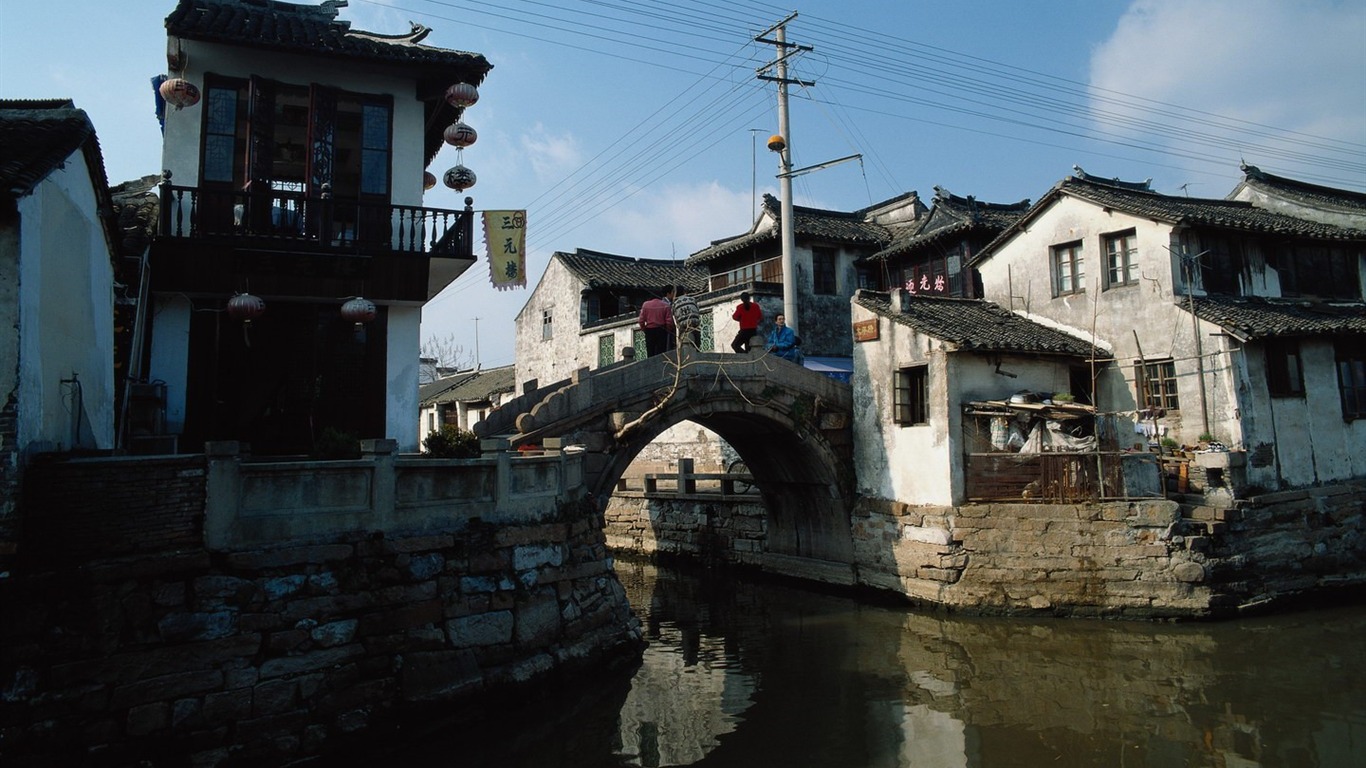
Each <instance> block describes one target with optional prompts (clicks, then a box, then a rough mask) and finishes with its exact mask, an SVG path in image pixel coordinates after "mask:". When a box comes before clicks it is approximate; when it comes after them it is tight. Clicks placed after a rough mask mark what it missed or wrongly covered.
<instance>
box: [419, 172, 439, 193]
mask: <svg viewBox="0 0 1366 768" xmlns="http://www.w3.org/2000/svg"><path fill="white" fill-rule="evenodd" d="M435 186H436V174H434V173H432V172H431V171H423V172H422V188H423V189H431V188H432V187H435Z"/></svg>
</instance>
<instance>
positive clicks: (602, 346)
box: [598, 333, 617, 368]
mask: <svg viewBox="0 0 1366 768" xmlns="http://www.w3.org/2000/svg"><path fill="white" fill-rule="evenodd" d="M616 346H617V345H616V336H614V335H613V334H610V333H607V334H603V335H602V336H599V337H598V367H599V368H601V367H603V366H605V365H611V364H612V363H614V362H616V360H617V355H616Z"/></svg>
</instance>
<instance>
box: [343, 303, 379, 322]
mask: <svg viewBox="0 0 1366 768" xmlns="http://www.w3.org/2000/svg"><path fill="white" fill-rule="evenodd" d="M378 314H379V310H377V309H375V303H374V302H373V301H370V300H369V299H363V298H361V297H359V296H356V297H353V298H351V299H348V300H347V302H346V303H345V304H343V305H342V308H341V316H342V319H343V320H349V321H350V322H353V323H355V324H356V328H357V329H358V330H359V329H360V327H361V325H363V324H365V323H368V322H370V321H371V320H374V319H375V316H376V315H378Z"/></svg>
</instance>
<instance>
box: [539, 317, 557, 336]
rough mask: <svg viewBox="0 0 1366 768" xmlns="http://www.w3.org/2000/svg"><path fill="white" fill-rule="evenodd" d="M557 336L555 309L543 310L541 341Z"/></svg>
mask: <svg viewBox="0 0 1366 768" xmlns="http://www.w3.org/2000/svg"><path fill="white" fill-rule="evenodd" d="M553 338H555V314H554V310H550V309H543V310H541V341H549V340H551V339H553Z"/></svg>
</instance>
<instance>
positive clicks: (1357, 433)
mask: <svg viewBox="0 0 1366 768" xmlns="http://www.w3.org/2000/svg"><path fill="white" fill-rule="evenodd" d="M1264 181H1265V180H1264V178H1262V179H1259V178H1256V177H1255V174H1249V177H1248V179H1247V180H1245V181H1244V183H1243V184H1242V185H1240V187H1239V190H1237V191H1235V194H1237V195H1240V196H1245V197H1249V198H1251V201H1248V200H1213V199H1200V198H1188V197H1182V196H1169V195H1162V194H1158V193H1156V192H1153V191H1151V190H1150V189H1149V188H1148V185H1147V184H1146V183H1127V182H1119V181H1106V180H1100V179H1097V178H1094V177H1091V176H1089V175H1087V174H1085V173H1084V172H1081V171H1080V170H1079V171H1078V174H1077V175H1076V176H1074V177H1070V178H1067V179H1064V180H1063V181H1062V182H1060V183H1058V184H1057V185H1055V186H1054V187H1053V188H1052V189H1051V190H1050V191H1049V192H1048V193H1047V194H1046V195H1044V196H1043V198H1042V199H1040V200H1039V201H1038V202H1037V203H1035V204H1034V206H1033V207H1032V208H1031V209H1030V211H1029V212H1028V213H1027V214H1026V215H1025V216H1024V217H1023V218H1021V219H1020V220H1019V221H1018V222H1016V223H1015V224H1013V225H1012V226H1011V227H1010V228H1008V229H1006V230H1005V231H1004V232H1003V233H1002V234H1001V235H1000V236H999V237H998V238H997V239H996V240H995V241H993V243H992V244H991V245H989V246H988V247H987V248H986V249H985V250H984V251H983V252H982V254H980V256H979V258H978V260H977V261H976V263H975V266H976V268H977V269H978V270H979V272H980V274H981V277H982V282H983V285H984V291H985V297H986V298H987V299H988V300H992V301H994V302H996V303H997V304H1000V305H1001V306H1003V307H1007V308H1009V309H1012V310H1014V311H1017V312H1020V313H1022V314H1024V315H1025V316H1027V317H1030V318H1033V319H1036V320H1038V321H1039V322H1044V323H1048V324H1050V325H1054V326H1057V327H1060V328H1065V329H1069V330H1070V332H1071V333H1072V334H1073V335H1076V336H1078V337H1080V338H1094V339H1096V340H1097V343H1098V344H1099V345H1101V346H1104V347H1106V348H1108V349H1110V350H1111V351H1112V352H1113V354H1114V358H1115V364H1114V365H1113V366H1112V367H1110V368H1107V369H1106V370H1105V371H1104V372H1103V373H1102V375H1101V376H1100V377H1099V379H1098V381H1097V388H1096V390H1097V391H1096V394H1095V404H1096V406H1097V408H1098V409H1099V410H1100V411H1127V412H1129V413H1130V414H1131V416H1132V418H1133V419H1134V420H1135V423H1136V426H1135V429H1136V430H1137V429H1140V428H1145V429H1148V430H1150V431H1153V432H1155V436H1156V437H1167V438H1170V439H1173V440H1175V441H1176V442H1178V443H1180V444H1182V445H1195V444H1196V443H1197V442H1200V441H1202V440H1210V439H1213V440H1215V441H1218V442H1220V443H1223V444H1224V445H1226V446H1227V447H1228V448H1230V449H1232V455H1230V456H1229V457H1227V458H1228V464H1229V466H1228V468H1229V469H1233V470H1236V471H1235V472H1233V473H1232V474H1234V475H1237V477H1235V478H1234V481H1235V484H1243V483H1245V484H1246V485H1247V486H1250V487H1256V488H1264V489H1274V488H1282V487H1300V486H1306V485H1313V484H1318V483H1326V482H1332V481H1337V480H1343V479H1347V478H1353V477H1361V476H1363V475H1366V461H1363V459H1362V457H1363V456H1366V304H1363V301H1362V285H1363V283H1364V282H1366V225H1364V222H1366V217H1362V215H1361V213H1362V212H1363V211H1364V210H1366V205H1363V202H1366V196H1362V195H1360V194H1358V193H1351V192H1345V191H1340V190H1337V191H1335V190H1329V189H1327V188H1323V187H1314V188H1313V192H1314V197H1315V198H1316V199H1315V200H1314V201H1313V203H1312V204H1311V205H1306V204H1304V202H1303V199H1304V197H1305V195H1304V194H1303V193H1304V191H1305V188H1306V187H1307V186H1308V185H1298V189H1299V192H1300V195H1299V197H1300V198H1301V200H1300V203H1298V204H1296V205H1295V206H1291V205H1290V204H1289V203H1280V202H1274V201H1273V196H1271V195H1269V194H1266V193H1265V192H1266V189H1267V186H1266V185H1265V184H1264V183H1263V182H1264ZM1277 186H1279V187H1281V188H1282V190H1284V188H1285V187H1286V186H1287V185H1285V184H1280V185H1277ZM1257 190H1261V192H1257ZM1254 192H1256V193H1255V194H1254ZM1286 197H1287V196H1286V195H1284V194H1280V195H1278V196H1277V199H1282V200H1284V199H1285V198H1286ZM1263 206H1265V207H1263ZM1315 209H1316V210H1318V211H1328V210H1335V211H1336V213H1334V215H1333V216H1331V217H1327V216H1321V215H1317V214H1315V213H1314V210H1315ZM1282 211H1293V212H1294V213H1295V215H1291V214H1290V213H1286V212H1282ZM1353 212H1355V213H1353ZM1347 214H1350V215H1347ZM1324 218H1332V219H1333V220H1334V221H1336V222H1339V223H1323V222H1322V221H1321V220H1320V219H1324ZM1344 224H1346V225H1344ZM1239 465H1245V469H1243V470H1240V469H1239ZM1243 471H1245V476H1243V475H1242V472H1243Z"/></svg>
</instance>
